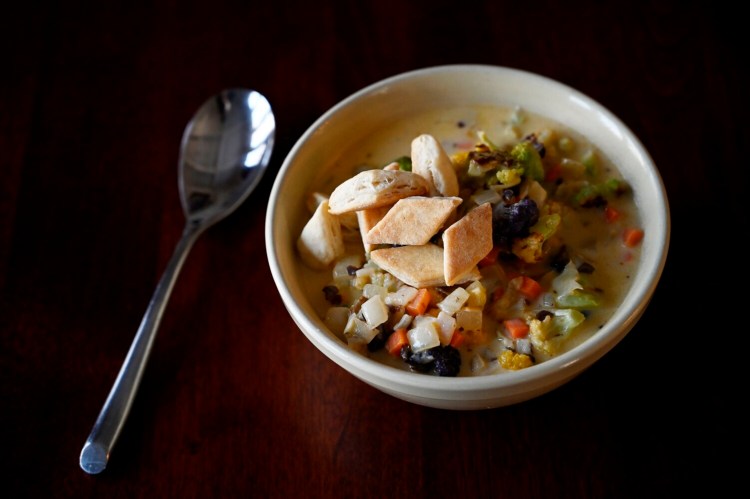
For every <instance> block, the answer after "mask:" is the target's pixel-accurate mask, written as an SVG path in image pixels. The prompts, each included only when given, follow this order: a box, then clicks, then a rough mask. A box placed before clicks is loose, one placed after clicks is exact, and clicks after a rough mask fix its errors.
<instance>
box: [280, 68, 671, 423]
mask: <svg viewBox="0 0 750 499" xmlns="http://www.w3.org/2000/svg"><path fill="white" fill-rule="evenodd" d="M459 105H460V106H465V105H494V106H516V105H518V106H521V107H522V108H524V109H526V110H528V111H530V112H533V113H537V114H540V115H543V116H546V117H548V118H551V119H553V120H555V121H557V122H559V123H562V124H564V125H566V126H568V127H570V128H572V129H574V130H576V131H577V132H579V133H581V134H582V135H583V136H585V137H586V138H587V139H588V140H589V141H591V142H592V143H593V144H595V145H596V147H597V148H599V150H600V151H601V152H602V153H603V154H605V155H606V156H607V157H608V158H609V159H610V160H611V161H612V162H613V163H614V164H615V165H617V167H618V168H619V170H620V172H621V173H622V175H623V176H624V177H625V179H626V181H627V182H628V183H629V184H630V185H631V186H632V187H633V191H634V198H635V202H636V205H637V206H638V209H639V212H640V215H641V221H642V224H643V228H644V231H645V234H646V237H645V238H644V241H643V243H642V258H641V262H640V265H639V267H638V270H637V272H636V273H635V278H634V279H633V282H632V284H631V288H630V291H629V292H628V293H627V294H626V296H625V298H624V300H623V305H622V306H621V307H620V308H619V309H618V310H617V311H616V312H615V313H614V315H613V317H612V318H611V320H610V321H609V322H608V323H607V324H606V325H605V327H604V328H603V329H602V330H600V331H599V332H597V333H596V334H595V335H594V336H593V337H592V338H590V339H588V340H587V341H585V342H584V343H582V344H581V345H579V346H577V347H576V348H574V349H572V350H570V351H569V352H566V353H564V354H562V355H560V356H559V357H556V358H553V359H550V360H549V361H546V362H544V363H541V364H539V365H536V366H533V367H531V368H528V369H525V370H523V371H518V372H513V373H503V374H500V375H491V376H480V377H472V378H439V377H433V376H425V375H420V374H414V373H409V372H406V371H401V370H398V369H395V368H393V367H390V366H385V365H382V364H380V363H378V362H376V361H373V360H371V359H367V358H365V357H364V356H361V355H359V354H356V353H354V352H352V351H351V350H349V349H348V348H347V347H346V345H345V344H343V343H342V342H341V341H340V340H339V339H338V338H336V336H335V335H334V334H333V333H331V332H330V331H328V330H327V329H326V328H325V326H324V325H323V323H322V320H321V319H320V318H318V317H317V315H316V313H315V311H314V310H313V307H312V306H311V304H310V303H309V301H308V300H307V298H306V297H305V293H304V290H303V288H302V286H301V284H300V283H299V280H298V279H297V273H296V271H295V269H296V266H297V264H298V257H297V256H296V253H295V241H296V238H297V236H298V234H299V232H300V231H301V229H302V226H303V225H304V223H305V222H306V219H305V217H304V216H303V214H304V213H305V208H304V200H305V196H306V195H307V194H308V190H309V189H310V188H311V186H313V185H316V183H318V182H317V181H316V179H317V178H318V176H319V175H321V169H320V167H321V166H324V165H330V164H332V163H333V162H335V154H336V153H335V152H334V153H332V151H341V150H344V149H347V148H348V147H349V146H351V145H353V144H355V143H356V142H357V141H359V140H360V139H361V137H363V134H365V133H367V130H375V129H379V128H381V127H385V126H387V125H388V123H389V122H391V120H394V119H398V117H399V116H405V115H406V114H407V113H409V114H411V113H418V112H421V111H428V110H432V109H434V108H435V107H436V106H440V107H446V108H447V107H452V106H459ZM310 165H313V166H314V167H313V168H310ZM669 236H670V216H669V206H668V202H667V196H666V191H665V189H664V186H663V183H662V180H661V177H660V175H659V172H658V170H657V168H656V166H655V165H654V163H653V161H652V159H651V157H650V156H649V154H648V152H647V151H646V149H645V148H644V147H643V145H642V144H641V143H640V141H639V140H638V139H637V138H636V137H635V135H634V134H633V133H632V132H631V131H630V130H629V129H628V128H627V126H626V125H624V124H623V123H622V122H621V121H620V120H619V119H618V118H617V117H615V116H614V115H613V114H612V113H611V112H609V111H608V110H607V109H605V108H604V107H603V106H601V105H600V104H598V103H597V102H595V101H593V100H592V99H591V98H589V97H587V96H585V95H583V94H582V93H580V92H578V91H577V90H575V89H572V88H570V87H568V86H566V85H564V84H562V83H559V82H556V81H554V80H551V79H549V78H546V77H543V76H539V75H535V74H532V73H528V72H524V71H519V70H515V69H510V68H503V67H497V66H480V65H452V66H438V67H433V68H426V69H421V70H416V71H411V72H408V73H404V74H402V75H397V76H394V77H391V78H388V79H386V80H382V81H380V82H377V83H374V84H373V85H370V86H368V87H366V88H364V89H363V90H361V91H359V92H356V93H355V94H353V95H351V96H350V97H348V98H346V99H344V100H343V101H341V102H340V103H338V104H337V105H335V106H334V107H333V108H331V109H330V110H329V111H327V112H326V113H325V114H324V115H323V116H321V117H320V118H319V119H318V120H317V121H316V122H315V123H314V124H313V125H312V126H311V127H310V128H309V129H308V130H307V131H306V132H305V133H304V134H303V136H302V137H301V138H300V139H299V140H298V141H297V143H296V144H295V145H294V147H293V148H292V149H291V151H290V152H289V154H288V155H287V157H286V159H285V160H284V163H283V165H282V167H281V170H280V171H279V173H278V175H277V177H276V180H275V182H274V186H273V189H272V192H271V196H270V198H269V206H268V211H267V218H266V245H267V253H268V259H269V264H270V267H271V271H272V275H273V278H274V281H275V282H276V285H277V287H278V289H279V292H280V294H281V296H282V300H283V301H284V304H285V306H286V307H287V310H288V311H289V313H290V315H291V316H292V318H293V319H294V321H295V323H296V324H297V325H298V327H299V328H300V329H301V330H302V332H303V333H304V334H305V335H306V337H307V338H308V339H309V340H310V341H311V342H312V343H313V344H314V345H315V346H316V347H317V348H318V349H320V350H321V352H323V353H324V354H325V355H326V356H328V357H329V358H330V359H331V360H333V361H334V362H336V363H337V364H338V365H340V366H341V367H343V368H344V369H346V370H347V371H349V372H350V373H352V374H353V375H355V376H356V377H357V378H359V379H361V380H363V381H365V382H366V383H368V384H370V385H372V386H375V387H377V388H379V389H381V390H383V391H385V392H387V393H390V394H392V395H394V396H397V397H399V398H402V399H404V400H410V401H412V402H415V403H419V404H422V405H430V406H436V407H446V408H454V409H460V408H475V407H479V406H481V407H496V406H499V405H506V404H508V403H515V402H518V401H521V400H525V399H528V398H530V397H531V396H536V395H539V394H541V393H544V392H546V391H548V390H550V389H552V388H554V387H556V386H559V385H560V384H562V383H563V382H566V381H568V380H569V379H571V378H572V377H574V376H575V375H577V374H578V373H580V372H581V371H582V370H583V369H585V368H586V367H588V366H590V365H591V364H592V363H593V362H595V361H596V360H597V359H599V358H600V357H601V356H602V355H604V354H605V353H606V352H607V351H609V350H610V349H611V348H612V347H614V345H616V344H617V343H618V342H619V341H620V340H621V339H622V338H623V337H624V336H625V335H626V334H627V332H628V331H630V329H632V327H633V326H634V325H635V322H636V321H637V320H638V318H639V317H640V316H641V314H642V313H643V311H644V310H645V308H646V306H647V304H648V301H649V300H650V298H651V296H652V294H653V292H654V290H655V287H656V285H657V283H658V280H659V278H660V276H661V273H662V270H663V267H664V264H665V261H666V256H667V251H668V246H669Z"/></svg>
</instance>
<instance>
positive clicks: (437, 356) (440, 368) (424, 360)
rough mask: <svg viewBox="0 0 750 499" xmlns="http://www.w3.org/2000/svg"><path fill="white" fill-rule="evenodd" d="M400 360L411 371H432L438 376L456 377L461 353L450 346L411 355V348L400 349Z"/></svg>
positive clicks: (459, 366) (437, 347)
mask: <svg viewBox="0 0 750 499" xmlns="http://www.w3.org/2000/svg"><path fill="white" fill-rule="evenodd" d="M401 358H402V359H403V360H404V362H406V363H407V364H408V365H409V367H410V368H411V369H412V370H413V371H417V372H420V373H427V372H430V371H432V372H433V373H434V374H436V375H438V376H450V377H455V376H458V372H459V371H460V370H461V352H459V351H458V349H456V348H454V347H452V346H450V345H441V346H436V347H433V348H430V349H428V350H422V351H421V352H417V353H412V351H411V348H409V347H408V346H405V347H404V348H402V349H401Z"/></svg>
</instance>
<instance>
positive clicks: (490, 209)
mask: <svg viewBox="0 0 750 499" xmlns="http://www.w3.org/2000/svg"><path fill="white" fill-rule="evenodd" d="M418 138H419V139H418ZM435 144H437V146H435ZM446 158H448V163H445V161H446ZM441 161H442V164H441ZM446 164H448V165H450V171H447V170H445V165H446ZM441 165H442V168H443V170H440V168H439V167H440V166H441ZM321 170H322V171H325V172H327V173H326V175H325V176H324V177H323V178H321V180H320V184H319V185H315V186H311V191H310V199H309V203H308V208H309V209H310V219H309V221H308V222H307V224H306V225H305V228H304V229H303V231H302V234H301V235H300V239H299V240H298V250H299V252H300V254H301V256H302V259H303V260H304V261H305V262H306V265H303V266H301V268H300V272H302V273H303V277H304V282H305V283H306V285H307V293H308V295H309V297H310V300H311V303H312V304H313V305H314V307H315V308H316V310H317V312H318V314H319V315H320V317H321V318H322V319H324V321H325V323H326V324H327V325H328V327H329V328H330V329H331V331H332V332H334V333H335V334H337V335H338V336H339V337H340V338H341V340H342V341H344V342H346V343H347V344H348V345H349V346H350V347H351V348H353V349H355V350H357V351H359V352H361V353H362V354H363V355H366V356H369V357H371V358H373V359H376V360H378V361H380V362H382V363H385V364H388V365H391V366H394V367H398V368H402V369H408V370H412V371H416V372H422V373H425V374H428V375H439V376H478V375H487V374H493V373H498V372H505V371H512V370H519V369H525V368H530V367H532V366H533V365H535V364H537V363H541V362H544V361H546V360H548V359H550V358H552V357H554V356H557V355H560V354H561V353H563V352H565V351H568V350H570V349H571V348H574V347H575V346H576V345H578V344H580V343H581V342H583V341H586V340H587V339H588V338H590V337H591V336H592V335H595V334H596V332H597V330H598V329H599V328H601V327H602V326H603V325H604V324H605V323H606V321H607V320H608V319H609V317H610V316H611V315H612V313H613V311H614V309H615V308H616V307H617V304H618V303H619V302H620V300H621V298H622V296H623V295H624V294H625V293H626V292H627V290H628V288H629V284H630V283H629V278H630V273H631V272H633V271H634V269H635V266H636V265H637V262H638V259H639V255H640V249H639V245H640V241H641V238H642V237H643V231H642V230H640V221H639V220H638V218H637V213H636V209H635V206H634V202H633V196H632V192H630V188H629V186H628V185H627V183H626V182H625V181H624V180H623V178H622V177H621V176H620V174H619V172H618V171H617V168H616V167H615V165H613V164H611V163H610V162H609V161H608V159H607V158H605V157H604V156H603V155H602V154H601V153H600V152H599V151H598V150H597V149H596V148H595V147H594V145H592V144H590V143H588V142H587V141H586V138H585V137H582V136H580V135H579V134H577V133H576V132H575V131H573V130H570V129H568V128H567V127H565V126H564V125H562V124H560V123H556V122H553V121H550V120H548V119H545V118H544V117H541V116H538V115H534V114H532V113H529V112H526V111H524V110H523V109H518V108H515V109H514V108H489V107H482V108H456V109H449V110H439V111H435V112H430V113H426V114H424V115H420V116H414V117H411V118H410V119H405V120H402V121H400V122H397V123H392V124H391V126H389V127H387V128H384V129H383V130H382V131H381V132H380V133H378V134H374V135H371V136H368V137H366V138H365V140H363V141H361V142H359V143H356V144H353V145H352V146H351V147H350V148H348V149H347V150H345V151H339V152H337V153H336V154H335V155H333V156H332V159H331V164H329V165H321ZM362 172H369V173H373V172H375V173H374V175H373V176H370V177H367V178H375V179H376V180H374V181H372V180H366V179H365V177H363V176H361V175H358V174H361V173H362ZM392 172H399V173H392ZM414 176H418V177H420V178H415V177H414ZM453 177H454V178H455V182H456V184H455V185H456V187H455V189H453V187H452V186H453V184H452V182H453ZM354 179H357V180H358V182H359V183H357V184H356V189H358V190H356V189H355V190H356V192H357V193H360V192H362V191H363V189H364V190H365V191H367V192H368V193H369V195H370V198H372V197H373V196H374V199H375V200H374V201H372V200H371V199H370V198H368V199H367V200H364V201H362V202H359V201H354V202H353V204H350V205H342V201H341V200H342V199H343V198H342V197H341V196H342V195H341V194H339V193H340V192H342V191H346V194H347V195H350V194H351V196H349V197H347V198H346V202H349V201H351V199H353V196H354V192H355V190H352V189H354V188H353V187H352V186H353V185H354V183H353V182H354ZM392 179H397V180H393V181H394V182H402V181H403V182H406V181H407V180H408V182H411V183H410V184H409V185H410V186H412V187H410V188H413V189H415V190H414V191H413V192H412V193H408V194H404V193H403V192H395V193H394V192H391V191H389V192H386V193H385V194H383V192H385V191H382V192H381V191H379V189H386V188H390V187H391V186H390V184H389V183H390V182H391V181H392ZM404 179H406V180H404ZM422 179H425V180H426V183H425V182H423V180H422ZM363 182H372V183H371V184H366V183H365V184H363ZM383 183H388V184H389V185H388V186H387V187H383V186H382V184H383ZM363 185H364V187H363ZM424 185H426V186H427V188H426V190H425V189H424V187H423V186H424ZM414 186H416V187H414ZM337 191H339V192H337ZM373 193H376V194H373ZM378 196H380V197H378ZM368 202H372V203H374V204H370V205H368V204H367V203H368ZM363 203H364V204H363ZM344 204H346V203H344ZM395 207H398V208H399V210H401V209H403V210H404V211H403V212H402V211H398V210H396V209H395ZM409 210H411V211H409ZM397 211H398V214H397ZM378 224H380V225H378ZM383 234H386V235H383ZM394 234H395V235H394ZM400 255H408V257H404V258H401V257H400ZM435 262H438V263H435ZM432 264H435V265H437V264H439V265H440V266H439V268H438V270H439V271H440V272H439V276H438V278H437V280H436V279H435V275H434V272H432V273H430V272H431V271H434V270H435V268H437V267H435V266H434V265H432ZM431 265H432V266H431ZM426 274H429V276H426Z"/></svg>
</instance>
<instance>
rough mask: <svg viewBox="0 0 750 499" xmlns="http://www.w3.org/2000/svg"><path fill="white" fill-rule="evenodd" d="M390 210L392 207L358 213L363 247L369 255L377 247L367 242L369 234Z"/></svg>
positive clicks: (370, 209)
mask: <svg viewBox="0 0 750 499" xmlns="http://www.w3.org/2000/svg"><path fill="white" fill-rule="evenodd" d="M390 209H391V207H390V206H381V207H379V208H369V209H367V210H359V211H357V222H358V223H359V232H360V234H362V245H363V246H364V247H365V253H369V252H370V251H372V249H373V248H374V247H375V245H374V244H370V243H368V242H367V233H368V232H370V229H372V228H373V227H375V225H377V223H378V222H380V220H382V219H383V217H384V216H385V214H386V213H388V210H390Z"/></svg>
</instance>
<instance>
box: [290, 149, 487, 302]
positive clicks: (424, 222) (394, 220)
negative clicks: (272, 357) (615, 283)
mask: <svg viewBox="0 0 750 499" xmlns="http://www.w3.org/2000/svg"><path fill="white" fill-rule="evenodd" d="M411 159H412V171H411V172H408V171H401V170H399V169H398V164H397V163H393V164H391V165H388V166H386V167H385V168H383V169H378V170H367V171H364V172H361V173H359V174H357V175H355V176H354V177H352V178H350V179H348V180H346V181H345V182H343V183H342V184H340V185H339V186H338V187H336V188H335V189H334V191H333V192H332V193H331V196H330V197H329V198H328V199H327V200H325V201H323V202H321V203H320V204H319V205H318V207H317V209H316V210H315V213H314V214H313V216H312V217H311V218H310V220H309V221H308V222H307V224H306V225H305V227H304V228H303V230H302V233H301V235H300V237H299V239H298V240H297V248H298V250H299V252H300V255H301V256H302V259H303V261H304V262H305V263H306V264H308V265H309V266H311V267H313V268H326V267H327V266H329V265H330V264H331V263H332V262H334V261H335V260H336V259H337V258H340V257H341V256H343V254H344V251H345V250H344V240H343V236H342V231H341V222H340V220H339V217H341V216H343V215H345V214H348V213H352V212H354V213H356V216H357V221H358V224H359V231H360V234H361V236H362V244H363V246H364V250H365V253H366V254H369V256H370V259H371V260H372V261H373V262H375V263H376V264H377V265H378V266H379V267H380V268H382V269H383V270H385V271H387V272H389V273H391V274H392V275H393V276H395V277H396V278H398V279H399V280H401V281H402V282H404V283H406V284H408V285H410V286H413V287H415V288H425V287H430V286H453V285H457V284H462V283H465V282H468V281H472V280H477V279H479V278H480V274H479V270H478V269H477V263H479V261H480V260H481V259H482V258H484V257H485V256H486V255H487V254H488V253H489V252H490V250H491V249H492V207H491V205H490V204H489V203H484V204H482V205H479V206H477V207H475V208H473V209H471V210H470V211H468V212H467V213H466V214H465V215H463V216H462V217H461V218H458V219H457V214H456V208H457V207H458V206H459V205H460V204H461V203H462V202H463V200H462V198H460V197H459V196H458V194H459V185H458V177H457V175H456V170H455V168H454V166H453V163H452V162H451V160H450V157H449V156H448V154H447V153H446V152H445V150H444V149H443V148H442V146H441V145H440V143H439V142H438V141H437V140H436V139H435V138H434V137H432V136H431V135H427V134H424V135H420V136H419V137H417V138H415V139H414V140H413V141H412V143H411ZM440 232H442V235H441V240H442V241H441V242H442V246H441V245H438V244H435V243H434V242H432V241H433V238H434V237H435V235H436V234H438V233H440Z"/></svg>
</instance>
